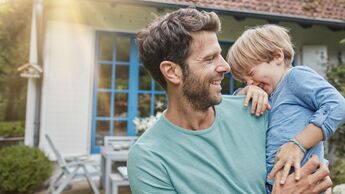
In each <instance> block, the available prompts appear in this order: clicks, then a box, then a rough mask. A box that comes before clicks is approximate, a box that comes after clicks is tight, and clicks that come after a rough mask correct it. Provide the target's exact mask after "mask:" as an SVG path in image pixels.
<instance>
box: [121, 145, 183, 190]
mask: <svg viewBox="0 0 345 194" xmlns="http://www.w3.org/2000/svg"><path fill="white" fill-rule="evenodd" d="M127 169H128V179H129V183H130V187H131V190H132V193H133V194H176V191H175V189H174V187H173V186H172V184H171V181H170V178H169V176H168V173H167V171H166V170H165V167H164V165H163V164H162V160H161V159H159V156H158V155H157V153H155V152H154V150H153V149H150V148H149V147H144V146H140V145H137V144H136V145H134V146H133V147H132V148H131V150H130V153H129V156H128V161H127Z"/></svg>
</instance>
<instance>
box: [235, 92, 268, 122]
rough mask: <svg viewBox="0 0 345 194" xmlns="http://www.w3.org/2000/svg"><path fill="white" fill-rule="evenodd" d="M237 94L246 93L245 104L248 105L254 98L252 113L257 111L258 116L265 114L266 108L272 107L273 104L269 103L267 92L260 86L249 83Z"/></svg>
mask: <svg viewBox="0 0 345 194" xmlns="http://www.w3.org/2000/svg"><path fill="white" fill-rule="evenodd" d="M236 95H246V99H245V100H244V106H248V104H249V101H250V100H252V107H251V113H252V114H254V113H255V115H256V116H260V115H262V114H264V112H265V111H266V109H269V110H270V109H271V105H270V104H269V103H268V95H267V93H266V92H265V91H264V90H263V89H261V88H259V87H258V86H255V85H248V86H246V87H245V88H243V89H242V90H241V91H239V92H238V93H237V94H236Z"/></svg>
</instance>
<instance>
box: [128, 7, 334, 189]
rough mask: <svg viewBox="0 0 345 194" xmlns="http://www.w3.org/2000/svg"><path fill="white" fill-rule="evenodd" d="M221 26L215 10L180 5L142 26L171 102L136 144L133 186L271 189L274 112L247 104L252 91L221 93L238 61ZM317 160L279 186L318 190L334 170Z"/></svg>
mask: <svg viewBox="0 0 345 194" xmlns="http://www.w3.org/2000/svg"><path fill="white" fill-rule="evenodd" d="M219 31H220V21H219V18H218V16H217V15H216V14H215V13H213V12H200V11H197V10H196V9H180V10H177V11H174V12H172V13H169V14H167V15H165V16H162V17H160V18H157V19H156V20H155V21H154V22H152V23H151V24H149V25H148V26H147V27H146V28H144V29H142V30H141V31H140V32H138V34H137V41H138V45H139V52H140V58H141V61H142V62H143V64H144V66H145V68H146V69H147V70H148V71H149V72H150V74H151V76H152V77H153V78H154V79H155V80H156V81H157V82H158V83H159V84H160V85H161V86H162V87H163V88H164V89H165V90H166V93H167V96H168V99H169V103H168V108H167V110H166V111H165V112H164V113H163V116H162V117H161V118H160V119H159V120H158V121H157V122H156V123H155V124H154V125H153V126H152V127H151V128H150V129H149V130H147V131H146V132H145V133H144V134H143V135H142V136H141V137H140V138H139V140H138V141H137V142H136V144H135V145H134V146H133V147H132V148H131V150H130V153H129V158H128V175H129V181H130V185H131V189H132V192H133V193H149V194H152V193H159V194H164V193H183V194H193V193H196V194H202V193H217V194H218V193H265V192H266V191H265V177H266V170H265V134H266V126H267V121H266V117H256V116H254V115H252V114H250V110H249V109H245V108H243V102H244V97H237V96H222V95H221V89H222V88H221V81H222V79H223V78H224V74H225V73H227V72H229V71H230V67H229V65H228V64H227V63H226V62H225V60H224V59H223V57H222V56H221V47H220V46H219V43H218V39H217V33H218V32H219ZM317 165H318V161H317V160H314V161H312V162H311V165H309V167H308V168H305V169H304V171H303V172H304V173H302V177H301V181H300V182H298V183H296V182H294V181H288V183H286V184H285V185H284V187H281V186H279V185H278V186H276V188H275V192H276V193H297V192H296V191H297V189H299V190H298V191H303V192H304V191H308V192H309V193H312V192H311V190H310V189H315V187H314V186H313V185H315V184H316V183H318V182H319V181H320V180H321V179H323V178H324V177H325V176H326V175H327V173H328V171H327V170H324V169H321V170H320V169H319V170H318V171H317V172H318V173H317V174H314V175H313V177H310V176H308V175H309V174H310V173H311V172H313V171H314V170H315V169H316V168H317ZM278 176H279V174H278ZM292 179H293V178H292ZM288 180H291V177H289V179H288ZM306 180H307V181H306ZM303 181H304V182H303ZM301 183H302V184H301ZM306 183H308V184H306ZM323 185H325V186H327V185H326V184H323ZM325 186H324V187H325ZM308 189H309V190H308ZM316 189H317V190H315V191H316V192H318V191H320V189H324V188H323V187H322V188H316ZM300 193H302V192H300Z"/></svg>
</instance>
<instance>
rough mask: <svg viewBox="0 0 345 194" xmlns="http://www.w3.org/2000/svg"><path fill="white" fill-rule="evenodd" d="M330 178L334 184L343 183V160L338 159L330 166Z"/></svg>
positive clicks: (344, 163)
mask: <svg viewBox="0 0 345 194" xmlns="http://www.w3.org/2000/svg"><path fill="white" fill-rule="evenodd" d="M331 179H332V181H333V184H334V185H338V184H343V183H345V160H344V159H339V160H337V161H336V162H335V163H334V164H333V165H332V166H331Z"/></svg>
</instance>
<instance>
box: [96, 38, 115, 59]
mask: <svg viewBox="0 0 345 194" xmlns="http://www.w3.org/2000/svg"><path fill="white" fill-rule="evenodd" d="M99 44H100V45H99V48H100V51H99V52H100V57H99V58H100V60H101V61H112V59H113V48H112V44H113V38H112V36H110V35H101V37H100V40H99Z"/></svg>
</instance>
